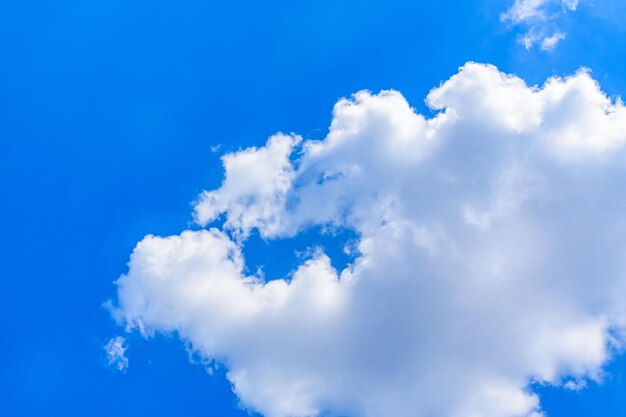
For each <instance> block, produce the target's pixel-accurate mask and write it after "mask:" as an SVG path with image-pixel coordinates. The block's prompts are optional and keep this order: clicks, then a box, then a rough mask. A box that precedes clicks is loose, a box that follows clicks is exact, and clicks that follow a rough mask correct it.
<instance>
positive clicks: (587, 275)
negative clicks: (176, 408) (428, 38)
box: [114, 63, 626, 417]
mask: <svg viewBox="0 0 626 417" xmlns="http://www.w3.org/2000/svg"><path fill="white" fill-rule="evenodd" d="M426 102H427V104H428V106H429V107H430V108H431V109H433V111H434V113H433V114H434V116H432V117H427V116H423V115H421V114H418V113H416V111H415V110H414V109H412V108H411V107H410V105H409V104H408V103H407V101H406V100H405V99H404V97H403V96H402V95H401V94H400V93H398V92H396V91H383V92H380V93H378V94H372V93H369V92H366V91H361V92H359V93H356V94H355V95H354V96H352V97H351V98H349V99H342V100H340V101H339V102H338V103H337V104H336V106H335V108H334V111H333V120H332V124H331V126H330V129H329V133H328V135H327V136H326V138H324V139H323V140H303V139H302V138H300V137H298V136H295V135H284V134H277V135H275V136H273V137H271V138H270V139H269V141H268V142H267V144H266V145H265V146H262V147H259V148H250V149H245V150H242V151H239V152H235V153H230V154H227V155H225V156H224V157H223V163H224V168H225V178H224V181H223V184H222V186H221V187H220V188H219V189H216V190H213V191H207V192H204V193H202V195H201V196H200V197H199V199H198V200H197V202H196V205H195V219H196V222H197V223H198V224H199V225H201V226H210V225H211V224H212V222H214V221H216V220H217V219H220V218H221V219H222V220H224V223H223V225H222V226H221V228H219V229H218V228H215V227H211V228H208V229H204V228H203V229H202V230H196V231H191V230H188V231H184V232H183V233H181V234H180V235H177V236H169V237H157V236H151V235H150V236H146V237H145V238H144V239H143V240H142V241H141V242H140V243H139V244H138V245H137V247H136V248H135V250H134V252H133V254H132V256H131V260H130V263H129V270H128V273H127V274H125V275H123V276H122V277H121V278H120V279H119V280H118V281H117V285H118V301H117V304H116V305H117V306H116V307H115V308H114V315H115V317H116V318H117V320H119V321H120V322H121V323H123V324H125V325H126V326H127V328H128V329H129V330H131V329H136V328H138V329H140V331H141V332H143V334H144V335H147V336H149V335H150V334H153V333H154V332H164V333H172V332H175V333H176V334H178V335H179V336H180V338H181V339H183V340H184V341H185V342H187V343H189V344H190V345H191V346H192V348H193V349H194V350H195V351H197V352H198V353H199V354H201V355H202V356H204V357H205V358H206V359H208V360H215V361H217V362H219V363H222V364H223V365H224V366H226V367H227V369H228V378H229V380H230V381H231V383H232V385H233V389H234V391H235V393H236V394H237V395H238V397H239V398H240V400H241V402H242V404H243V405H244V406H245V407H247V408H249V409H250V410H254V411H257V412H259V413H261V414H263V415H264V416H267V417H306V416H317V415H320V414H324V415H343V416H358V417H390V416H393V417H409V416H411V417H413V416H432V417H444V416H445V417H457V416H458V417H461V416H463V417H513V416H540V415H542V412H541V407H540V403H539V398H538V397H537V395H536V394H534V393H533V392H532V389H531V386H532V384H533V383H535V382H539V383H548V384H555V385H564V386H566V387H574V388H576V387H581V386H584V384H585V381H587V380H589V379H592V380H600V379H601V378H602V366H603V365H604V364H605V363H606V361H607V360H609V359H610V358H611V355H613V354H615V353H617V352H619V351H620V350H621V346H622V342H623V341H624V332H623V330H624V328H625V326H626V297H624V295H625V294H626V292H625V290H626V288H625V287H626V276H625V273H626V253H625V252H626V196H625V195H624V184H625V183H626V150H625V146H624V145H625V144H626V110H625V108H624V106H623V105H622V103H621V101H619V100H617V101H614V100H611V99H610V98H608V97H607V96H606V95H605V94H604V93H603V92H602V91H601V90H600V88H599V86H598V85H597V83H596V82H595V81H594V80H593V79H592V78H591V76H590V75H589V73H588V72H586V71H580V72H578V73H577V74H575V75H573V76H571V77H567V78H552V79H550V80H548V81H547V82H546V83H545V84H544V85H543V86H541V87H531V86H527V85H526V84H525V83H524V81H523V80H521V79H520V78H517V77H515V76H511V75H506V74H503V73H501V72H500V71H498V69H497V68H495V67H493V66H490V65H482V64H476V63H468V64H466V65H465V66H463V67H462V68H461V69H460V71H459V72H458V74H456V75H454V76H452V77H451V78H450V79H449V80H447V81H445V82H444V83H442V84H441V85H440V86H439V87H437V88H435V89H433V90H432V91H431V92H430V94H429V95H428V97H427V99H426ZM319 226H321V230H338V229H347V230H351V231H353V232H354V233H355V234H356V235H357V236H358V245H357V248H356V255H355V258H354V261H353V262H352V263H351V264H350V265H349V266H348V267H346V268H345V269H344V270H342V271H337V270H335V269H334V268H333V267H332V264H331V262H330V259H329V258H328V256H327V255H325V254H324V253H323V251H319V250H318V251H316V252H314V255H313V256H312V257H311V258H310V259H308V260H306V261H304V262H302V264H301V265H300V266H299V267H298V268H297V270H296V271H294V272H293V274H292V275H291V276H289V277H285V278H284V279H276V280H265V279H264V278H262V277H261V276H256V275H249V274H247V273H246V272H245V271H246V268H245V260H244V258H243V256H242V247H243V245H245V242H246V238H247V237H248V236H249V235H250V233H255V232H258V233H259V234H260V235H261V236H262V237H263V238H265V239H284V238H290V237H293V236H297V235H298V233H300V232H302V231H304V230H306V229H309V228H312V227H319Z"/></svg>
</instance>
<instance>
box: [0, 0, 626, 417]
mask: <svg viewBox="0 0 626 417" xmlns="http://www.w3.org/2000/svg"><path fill="white" fill-rule="evenodd" d="M589 3H590V2H589ZM589 3H587V2H584V1H582V0H581V4H580V5H579V8H578V10H577V11H576V12H572V13H568V14H567V15H564V16H563V17H562V18H561V21H560V22H559V23H558V24H559V25H560V27H561V29H562V30H563V31H564V32H566V34H567V37H566V39H565V40H563V41H561V42H560V43H559V44H558V45H557V46H556V47H555V48H554V50H552V51H549V52H546V51H541V50H539V49H538V48H534V49H531V50H526V49H525V48H524V47H523V46H522V45H521V44H520V43H519V42H518V37H519V36H520V34H521V31H522V30H524V28H520V27H516V26H511V25H507V24H506V23H503V22H502V21H501V19H500V14H501V13H502V12H503V11H505V10H506V9H507V8H508V7H509V6H510V2H508V1H495V0H470V1H451V0H442V1H397V0H390V1H384V2H383V1H379V2H374V1H343V0H335V1H325V0H322V1H315V2H313V1H311V2H297V1H266V2H254V1H237V2H216V1H195V0H191V1H188V2H167V1H160V0H156V1H144V0H136V1H119V0H107V1H104V0H92V1H72V0H66V1H60V2H37V1H34V2H25V1H14V0H7V1H4V2H3V3H2V5H0V184H2V188H3V198H2V204H1V205H0V213H2V226H1V229H0V230H1V235H0V236H1V237H2V240H1V243H0V258H1V259H2V287H3V291H2V293H3V301H2V303H0V317H1V320H2V321H1V323H2V333H3V337H2V338H0V367H1V368H2V373H1V374H2V375H1V376H0V414H3V415H6V416H44V415H49V416H82V415H89V416H120V417H121V416H138V415H150V416H189V417H191V416H221V417H226V416H244V415H247V414H248V413H247V412H246V411H243V410H242V409H241V408H239V407H238V399H237V398H236V397H235V395H234V394H233V393H232V391H231V387H230V384H229V383H228V381H227V380H226V379H225V378H224V369H223V368H219V369H218V370H217V371H216V372H214V374H213V375H208V374H207V372H205V370H204V368H203V367H202V366H198V365H190V364H189V358H188V355H187V352H186V351H185V349H184V346H183V344H181V343H180V341H179V340H178V339H177V338H176V337H168V336H163V335H157V336H156V337H155V338H154V339H153V340H151V341H145V340H143V339H142V338H141V337H140V336H139V335H138V334H136V333H133V334H131V335H126V337H127V338H128V341H129V343H130V349H129V350H128V352H127V356H128V358H129V360H130V366H129V368H128V370H127V371H126V372H125V373H120V372H117V371H116V370H115V369H111V367H109V366H107V363H106V355H105V353H104V351H103V346H104V345H105V344H106V343H107V341H108V340H109V339H110V338H111V337H113V336H116V335H118V334H122V333H123V329H121V328H120V327H119V326H118V325H117V324H116V323H115V322H114V321H113V320H112V318H111V316H110V314H109V312H108V311H107V310H106V309H105V308H104V307H103V303H104V302H105V301H106V300H108V299H111V298H114V297H115V295H116V288H115V286H114V284H113V282H114V281H115V280H116V279H117V278H118V277H119V276H120V274H123V273H125V272H126V271H127V265H126V263H127V262H128V257H129V254H130V253H131V252H132V249H133V247H134V246H135V244H136V243H137V242H138V241H139V240H141V239H142V238H143V236H145V235H146V234H148V233H152V234H157V235H170V234H177V233H179V232H180V231H181V230H183V229H185V228H187V227H190V226H189V225H190V222H191V220H192V218H191V204H190V203H191V202H192V201H193V200H194V199H195V198H196V197H197V195H198V193H199V192H200V191H201V190H203V189H212V188H215V187H218V186H219V185H220V183H221V181H222V166H221V163H220V159H219V157H220V155H221V154H222V153H224V152H228V151H235V150H238V149H240V148H245V147H248V146H252V145H255V146H260V145H262V144H264V143H265V140H266V139H267V137H268V136H270V135H271V134H273V133H275V132H276V131H283V132H297V133H299V134H302V135H303V136H304V137H309V138H323V137H324V135H325V134H326V132H327V129H328V125H329V122H330V120H331V109H332V106H333V105H334V103H335V102H336V101H337V100H338V99H339V98H341V97H345V96H348V95H350V94H352V93H354V92H356V91H359V90H362V89H367V90H370V91H373V92H377V91H379V90H381V89H396V90H399V91H401V92H402V94H403V95H404V96H405V97H406V98H407V100H408V101H409V102H410V103H411V105H412V106H414V107H415V108H416V109H417V110H419V111H421V112H425V113H426V114H428V113H429V110H428V109H427V108H426V106H425V105H424V104H423V100H424V98H425V97H426V95H427V93H428V91H429V90H430V89H431V88H433V87H435V86H437V85H439V83H440V82H441V81H443V80H446V79H448V78H449V77H450V76H451V75H453V74H454V73H456V72H457V68H458V67H459V66H461V65H463V64H464V63H465V62H467V61H476V62H485V63H491V64H494V65H496V66H497V67H498V68H499V69H500V70H502V71H504V72H507V73H515V74H517V75H519V76H520V77H522V78H524V79H525V80H526V81H527V82H528V83H529V84H535V83H537V84H541V83H543V82H544V81H545V79H546V78H547V77H549V76H551V75H565V74H571V73H573V72H575V71H576V70H577V69H578V68H580V67H587V68H589V69H591V70H592V74H593V77H594V78H595V79H596V80H598V81H599V82H600V84H601V86H602V89H603V90H604V91H605V92H607V93H608V94H609V95H612V96H613V95H620V94H623V93H624V92H626V75H625V74H626V55H624V51H625V50H626V32H624V27H626V13H624V12H626V9H624V7H623V6H620V5H619V4H617V2H614V3H611V2H610V1H604V2H599V3H597V5H596V6H594V7H592V5H590V4H589ZM620 12H621V13H620ZM216 145H220V149H219V152H212V151H211V147H212V146H216ZM255 239H256V240H255ZM302 239H304V240H306V239H309V237H307V236H304V237H302ZM300 243H302V242H300ZM291 244H292V243H290V242H286V243H285V242H282V243H281V242H277V243H271V242H270V243H265V242H262V241H261V240H260V239H258V238H252V242H251V245H250V246H249V248H248V249H247V251H248V252H247V253H246V255H247V256H248V258H249V261H250V265H249V268H251V269H254V265H261V264H262V265H266V273H268V274H269V275H280V274H285V273H286V272H288V271H289V270H291V269H292V268H293V267H294V265H295V262H296V261H295V258H293V257H291V258H290V257H289V256H277V255H275V254H276V253H278V250H277V249H276V248H279V249H280V250H281V251H282V252H280V253H289V250H288V247H289V245H291ZM271 245H274V246H271ZM277 245H284V247H280V246H277ZM294 245H296V244H294ZM333 245H334V244H333V242H332V241H331V240H329V241H328V242H326V243H325V246H326V247H327V251H328V252H329V253H331V254H333V253H334V254H335V255H336V256H335V259H340V256H341V255H340V254H341V248H340V247H339V245H338V244H337V245H335V246H336V247H335V246H333ZM270 246H271V248H270ZM296 246H297V245H296ZM300 246H302V244H300ZM272 248H273V249H272ZM274 249H276V250H274ZM338 262H339V261H338ZM267 265H269V266H267ZM268 268H269V270H268ZM606 370H607V377H606V379H605V382H604V383H603V385H602V386H597V385H596V384H594V383H590V384H589V387H588V388H587V389H585V390H582V391H579V392H573V391H566V390H564V389H562V388H550V387H537V390H538V391H539V392H540V393H541V396H542V405H543V409H544V410H545V411H546V412H547V413H548V415H550V416H552V417H571V416H588V417H595V416H602V417H620V416H623V415H625V414H626V381H624V378H626V360H624V359H623V358H617V359H616V360H614V361H612V362H611V363H610V364H609V365H608V366H607V367H606Z"/></svg>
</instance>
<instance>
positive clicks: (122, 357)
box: [103, 336, 128, 372]
mask: <svg viewBox="0 0 626 417" xmlns="http://www.w3.org/2000/svg"><path fill="white" fill-rule="evenodd" d="M103 349H104V351H105V352H106V355H107V362H108V365H109V366H110V367H112V368H115V369H117V370H118V371H120V372H126V369H128V358H127V357H126V350H127V349H128V347H127V345H126V339H125V338H123V337H122V336H116V337H113V338H111V339H110V340H109V341H108V342H107V344H106V345H104V348H103Z"/></svg>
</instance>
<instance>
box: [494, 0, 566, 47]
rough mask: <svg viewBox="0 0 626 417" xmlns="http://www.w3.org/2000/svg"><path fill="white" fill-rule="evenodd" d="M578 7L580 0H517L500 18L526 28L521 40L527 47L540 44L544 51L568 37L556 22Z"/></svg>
mask: <svg viewBox="0 0 626 417" xmlns="http://www.w3.org/2000/svg"><path fill="white" fill-rule="evenodd" d="M577 7H578V0H515V2H514V3H513V5H512V6H511V7H510V8H509V9H508V10H507V11H506V12H504V13H502V15H501V16H500V18H501V19H502V21H508V22H510V23H511V24H513V25H516V26H521V27H524V28H525V30H526V32H525V33H524V34H523V35H522V36H521V38H520V42H521V43H522V44H523V45H524V47H525V48H526V49H531V48H532V47H533V46H535V45H538V46H539V48H540V49H541V50H543V51H551V50H552V49H554V47H555V46H556V45H557V44H558V43H559V42H560V41H562V40H564V39H565V37H566V35H565V33H564V32H563V31H562V30H561V29H560V28H559V26H558V24H557V23H556V22H557V21H558V19H559V18H561V17H562V16H563V15H565V14H566V13H568V12H572V11H575V10H576V8H577Z"/></svg>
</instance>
